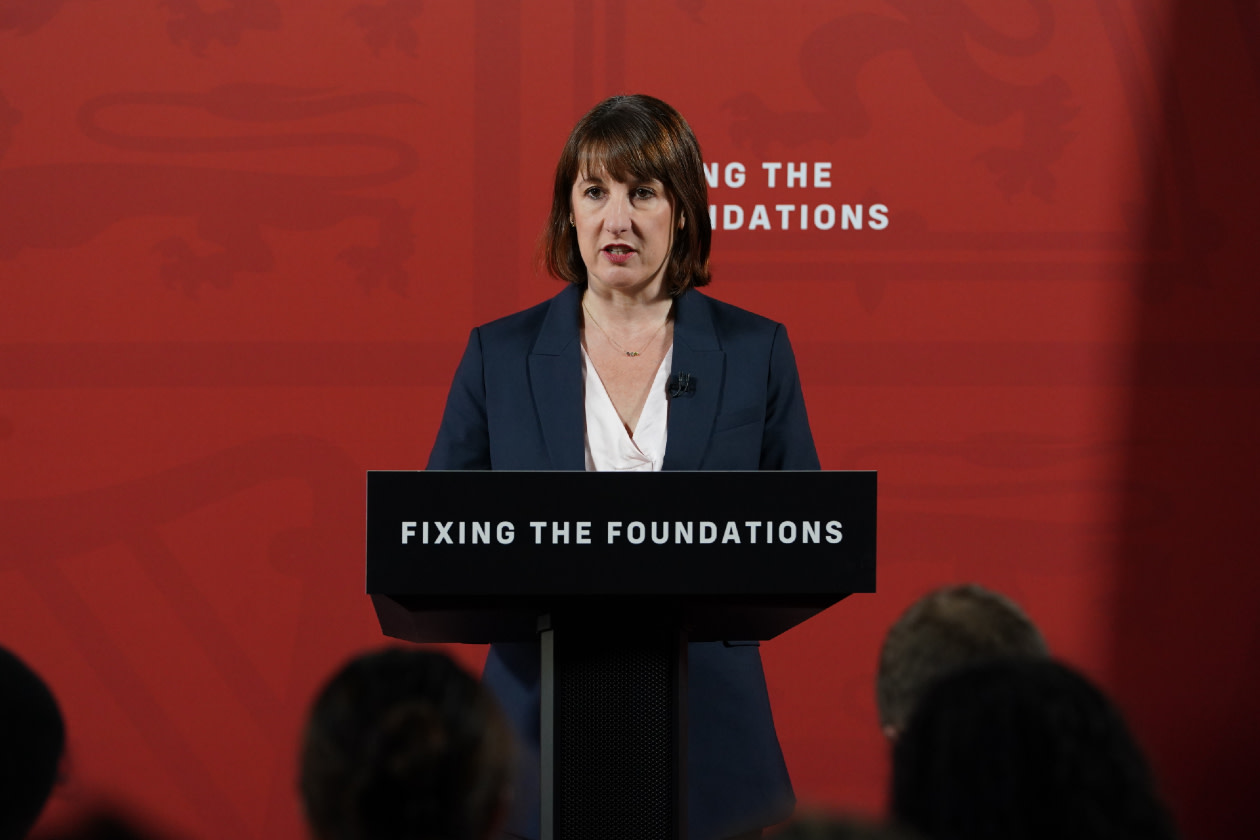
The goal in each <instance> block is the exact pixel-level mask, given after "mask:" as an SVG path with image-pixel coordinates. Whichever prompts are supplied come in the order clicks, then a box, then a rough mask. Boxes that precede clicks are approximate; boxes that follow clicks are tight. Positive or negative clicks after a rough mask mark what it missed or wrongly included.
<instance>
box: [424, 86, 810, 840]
mask: <svg viewBox="0 0 1260 840" xmlns="http://www.w3.org/2000/svg"><path fill="white" fill-rule="evenodd" d="M710 238H711V230H710V226H709V213H708V192H707V189H706V185H705V180H704V169H703V165H702V162H701V156H700V147H699V144H698V143H697V142H696V138H695V136H694V135H693V134H692V132H691V129H690V127H689V126H688V125H687V123H686V121H685V120H683V118H682V116H681V115H679V114H678V112H677V111H675V110H674V109H673V108H671V107H670V106H669V105H667V104H665V103H664V102H661V101H660V100H658V99H654V98H652V97H649V96H619V97H613V98H612V99H609V100H606V101H604V102H602V103H600V104H599V105H597V106H596V107H595V108H594V109H592V110H591V111H590V113H588V114H587V115H586V116H584V117H583V118H582V119H581V120H580V121H579V122H578V124H577V126H576V127H575V128H574V129H573V132H572V134H570V136H569V140H568V142H567V143H566V144H565V147H564V151H563V152H562V153H561V156H560V161H559V163H558V164H557V166H556V179H555V190H554V194H553V196H552V206H551V214H550V216H549V218H548V221H547V228H546V230H545V232H544V237H543V239H544V241H543V256H544V262H545V264H546V266H547V269H548V271H549V272H550V273H552V274H553V275H555V276H556V277H558V278H560V279H563V280H566V281H568V283H569V286H568V288H566V289H565V290H564V291H563V292H561V293H560V294H558V295H557V296H556V297H554V298H552V299H551V300H549V301H547V302H545V303H542V304H539V305H538V306H535V307H533V308H531V309H527V310H525V311H524V312H519V313H517V314H515V315H511V316H508V317H507V318H503V319H500V320H498V321H494V322H491V323H489V324H486V325H484V326H482V327H478V328H476V329H474V330H473V331H472V336H471V337H470V339H469V342H468V348H467V350H466V351H465V353H464V358H463V360H462V361H461V362H460V365H459V368H458V370H457V371H456V373H455V380H454V382H453V384H452V386H451V391H450V396H449V397H448V399H447V404H446V411H445V413H444V415H443V417H442V425H441V427H440V429H439V430H438V436H437V442H436V443H435V444H434V447H433V452H432V454H431V456H430V458H429V465H428V466H429V469H449V470H464V469H497V470H505V469H506V470H582V469H586V470H661V469H666V470H756V469H775V470H783V469H791V470H795V469H818V456H817V453H816V452H815V450H814V442H813V437H812V435H811V434H810V430H809V421H808V419H807V417H806V413H805V402H804V399H803V397H802V396H801V387H800V380H799V378H798V376H797V372H796V362H795V359H794V358H793V356H792V348H791V345H790V344H789V343H788V339H787V333H786V331H785V330H784V328H783V326H782V325H780V324H776V323H774V322H773V321H769V320H767V319H765V318H762V317H760V316H758V315H754V314H752V313H750V312H746V311H744V310H741V309H738V308H736V307H734V306H730V305H728V304H724V303H720V302H718V301H715V300H712V299H710V298H708V297H706V296H704V295H702V294H701V293H699V292H697V291H696V287H699V286H704V285H706V284H707V283H708V282H709V245H710ZM671 394H672V395H673V396H672V397H671V396H670V395H671ZM688 658H689V666H688V667H689V671H688V704H689V705H688V708H689V709H690V720H689V724H688V748H687V749H688V768H687V774H688V785H689V796H688V824H689V834H688V836H689V837H691V838H692V840H720V838H727V837H733V836H741V837H742V836H753V837H755V836H759V834H760V829H761V827H763V826H766V825H771V824H773V823H775V822H778V821H781V820H782V819H785V818H786V817H787V816H788V815H789V814H790V813H791V809H792V805H793V797H792V789H791V784H790V782H789V781H788V777H787V770H786V768H785V766H784V764H783V756H782V753H781V752H780V750H779V744H778V740H777V738H776V736H775V733H774V723H773V720H772V719H771V716H770V705H769V700H768V698H767V695H766V687H765V677H764V675H763V673H762V669H761V658H760V653H759V651H758V650H757V647H756V643H745V642H740V643H735V642H712V643H704V644H693V645H691V646H690V648H689V650H688ZM538 673H539V666H538V650H537V647H536V646H533V645H495V646H493V647H492V648H491V651H490V656H489V658H488V659H487V661H486V670H485V675H484V678H485V681H486V684H487V685H489V686H490V687H491V688H492V690H494V692H495V693H496V695H497V696H498V697H499V699H500V701H501V702H502V704H503V706H504V707H505V709H506V710H507V712H508V715H509V717H511V718H512V720H513V722H514V723H515V724H516V726H517V728H518V731H519V732H520V733H521V734H522V736H523V739H524V740H525V742H526V743H527V744H529V743H532V744H537V742H538ZM537 820H538V812H537V805H536V803H534V808H533V810H532V813H527V814H523V815H519V818H518V819H515V820H514V821H513V823H512V825H511V826H510V827H511V828H512V830H513V831H514V832H515V833H518V834H520V835H522V836H525V837H537Z"/></svg>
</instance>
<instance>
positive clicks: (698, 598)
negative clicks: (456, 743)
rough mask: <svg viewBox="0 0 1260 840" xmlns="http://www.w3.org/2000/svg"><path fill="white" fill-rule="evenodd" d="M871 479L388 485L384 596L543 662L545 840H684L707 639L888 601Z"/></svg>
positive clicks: (386, 602) (706, 477) (563, 478)
mask: <svg viewBox="0 0 1260 840" xmlns="http://www.w3.org/2000/svg"><path fill="white" fill-rule="evenodd" d="M875 500H876V476H875V473H873V472H691V473H683V472H656V473H596V472H590V473H586V472H370V473H368V526H367V555H368V565H367V591H368V593H369V594H370V595H371V596H372V601H373V603H374V605H375V607H376V612H377V616H378V618H379V619H380V623H381V629H382V630H383V631H384V632H385V633H386V634H387V635H390V636H394V637H397V638H400V639H407V640H410V641H416V642H481V643H484V642H507V641H526V640H531V641H532V640H537V641H538V642H539V644H540V645H541V658H542V665H543V685H542V718H543V719H542V721H541V734H542V737H541V748H542V777H541V778H542V797H543V802H542V823H541V828H542V837H543V838H544V840H590V838H601V840H615V838H620V837H627V838H635V840H651V839H652V838H662V840H673V839H674V838H681V837H684V836H685V831H684V827H685V825H686V814H685V807H686V795H685V791H686V787H685V754H684V749H685V743H686V737H685V735H686V708H685V698H686V650H687V642H689V641H713V640H721V639H760V640H764V639H770V638H773V637H774V636H776V635H778V634H779V633H782V632H783V631H785V630H787V629H789V628H790V627H793V626H795V625H796V624H798V623H800V622H801V621H804V620H805V619H807V618H809V617H810V616H812V615H814V614H815V613H817V612H819V611H821V610H824V609H826V608H827V607H829V606H831V605H832V604H834V603H836V602H837V601H839V600H840V599H842V598H844V597H845V596H846V595H848V594H850V593H853V592H874V591H875V522H876V516H875V507H876V506H875Z"/></svg>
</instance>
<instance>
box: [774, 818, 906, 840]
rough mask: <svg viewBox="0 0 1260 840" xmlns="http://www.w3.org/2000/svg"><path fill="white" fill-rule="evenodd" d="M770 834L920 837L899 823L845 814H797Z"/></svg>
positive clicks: (832, 838) (790, 839)
mask: <svg viewBox="0 0 1260 840" xmlns="http://www.w3.org/2000/svg"><path fill="white" fill-rule="evenodd" d="M771 836H772V837H773V838H774V840H921V838H920V836H919V835H918V834H915V833H914V832H912V831H910V830H909V829H906V828H904V827H902V826H899V825H895V824H893V823H886V822H876V821H875V820H871V819H868V818H864V817H853V816H848V815H845V814H835V815H829V814H812V815H808V816H803V817H797V818H795V819H793V820H792V822H791V823H789V824H788V826H787V827H786V828H784V829H783V830H782V831H778V832H775V833H774V834H773V835H771Z"/></svg>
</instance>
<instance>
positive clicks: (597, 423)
mask: <svg viewBox="0 0 1260 840" xmlns="http://www.w3.org/2000/svg"><path fill="white" fill-rule="evenodd" d="M673 359H674V348H673V345H670V348H669V350H667V351H665V358H664V359H662V360H661V366H660V367H659V368H657V369H656V378H655V379H654V380H653V381H652V388H651V389H650V390H649V391H648V395H647V400H646V401H644V403H643V411H641V412H639V422H638V424H637V425H636V426H635V429H634V437H630V433H629V432H627V431H626V426H625V424H624V423H622V422H621V417H619V416H618V415H617V409H616V408H615V407H614V406H613V401H612V398H611V397H609V396H608V391H607V390H605V388H604V383H603V381H602V380H601V379H600V378H599V372H598V371H596V370H595V364H594V362H592V361H591V357H590V355H588V354H587V352H586V348H585V347H583V348H582V361H583V362H584V363H585V364H584V365H583V367H582V380H583V383H584V385H585V386H586V469H587V470H588V471H590V470H597V471H608V470H635V471H639V472H647V471H657V470H660V468H661V464H662V463H663V462H664V460H665V438H666V434H667V431H668V429H667V426H668V424H669V400H667V399H666V398H665V385H666V383H667V382H668V381H669V371H670V367H671V363H672V362H673Z"/></svg>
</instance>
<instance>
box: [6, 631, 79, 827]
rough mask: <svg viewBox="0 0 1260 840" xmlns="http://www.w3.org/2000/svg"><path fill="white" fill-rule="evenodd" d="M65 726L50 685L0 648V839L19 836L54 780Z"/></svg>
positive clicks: (31, 822) (35, 816) (37, 812)
mask: <svg viewBox="0 0 1260 840" xmlns="http://www.w3.org/2000/svg"><path fill="white" fill-rule="evenodd" d="M65 746H66V726H65V722H64V721H63V720H62V717H61V708H60V707H59V706H58V705H57V699H56V698H55V697H53V693H52V691H50V690H49V688H48V686H47V685H46V684H45V683H44V681H43V680H42V679H40V677H39V675H38V674H36V673H35V672H34V671H32V670H31V669H30V667H29V666H27V664H26V663H25V662H23V661H22V660H21V659H18V658H17V656H15V655H14V654H12V653H10V652H9V651H7V650H5V649H4V648H0V840H21V838H23V837H25V836H26V835H27V833H28V832H29V831H30V830H31V827H32V826H33V825H35V821H36V820H37V819H38V818H39V815H40V812H41V811H43V810H44V804H45V803H46V802H47V801H48V797H49V795H50V794H51V793H52V789H53V785H54V784H56V782H57V775H58V768H59V766H60V764H61V756H62V753H63V752H64V751H65Z"/></svg>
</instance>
